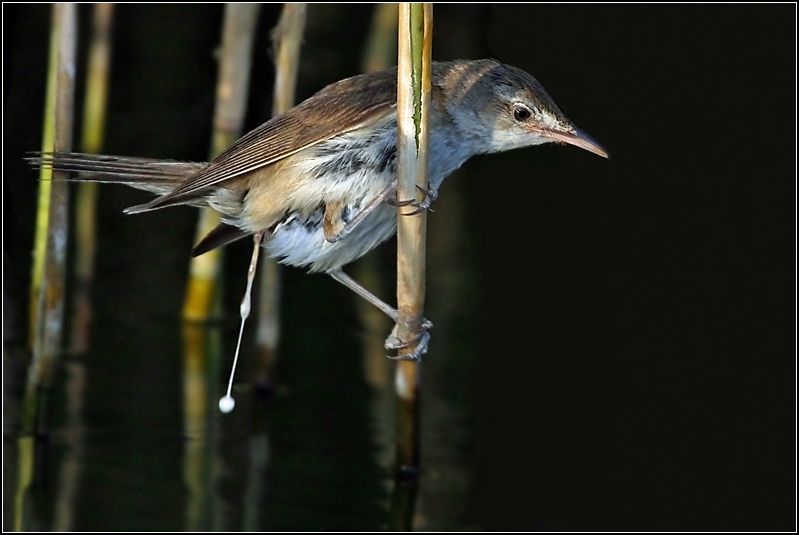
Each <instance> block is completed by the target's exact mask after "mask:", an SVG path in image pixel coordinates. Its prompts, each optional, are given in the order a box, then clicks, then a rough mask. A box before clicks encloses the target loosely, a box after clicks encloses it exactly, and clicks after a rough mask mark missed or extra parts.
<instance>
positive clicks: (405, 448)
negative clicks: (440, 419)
mask: <svg viewBox="0 0 799 535" xmlns="http://www.w3.org/2000/svg"><path fill="white" fill-rule="evenodd" d="M432 22H433V7H432V4H407V3H403V4H400V8H399V34H398V35H399V61H398V74H397V76H398V85H397V130H398V131H397V163H398V186H397V197H398V198H399V199H410V198H416V197H417V193H418V192H417V188H416V186H417V185H418V186H420V187H422V188H424V189H427V187H428V184H427V168H428V159H429V153H428V137H429V131H428V113H429V111H428V110H429V104H430V88H431V80H430V73H431V49H432V37H433V33H432ZM420 200H421V199H420ZM404 210H405V209H403V208H400V209H399V211H398V216H397V217H398V223H397V309H398V311H399V321H398V333H397V334H398V336H399V338H400V340H412V339H414V338H416V337H417V336H419V334H420V333H421V332H422V329H421V322H422V311H423V308H424V284H425V269H424V264H425V238H426V223H427V218H426V214H425V213H424V212H422V213H420V214H418V215H416V216H404V215H402V212H403V211H404ZM413 349H414V348H413V347H409V348H407V349H405V350H402V351H400V354H401V355H402V354H403V353H405V354H407V353H409V352H411V351H412V350H413ZM396 373H397V375H396V388H397V397H398V410H399V415H398V436H397V473H396V485H395V490H394V495H393V496H392V513H393V514H392V518H393V526H392V527H393V529H395V530H399V529H401V530H409V529H412V525H413V512H414V505H415V499H416V490H417V486H418V474H419V363H418V362H412V361H400V362H399V363H398V364H397V372H396Z"/></svg>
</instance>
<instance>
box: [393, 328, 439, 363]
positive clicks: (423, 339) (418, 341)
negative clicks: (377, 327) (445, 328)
mask: <svg viewBox="0 0 799 535" xmlns="http://www.w3.org/2000/svg"><path fill="white" fill-rule="evenodd" d="M421 327H422V332H421V333H419V334H418V335H417V336H415V337H414V338H413V339H412V340H410V341H407V342H403V341H402V340H400V338H399V336H398V335H397V325H394V328H393V329H392V330H391V334H389V335H388V338H386V343H385V348H386V349H388V350H390V351H399V350H400V349H406V348H409V347H414V346H415V348H414V350H413V351H411V352H410V353H405V354H404V355H397V356H395V357H392V356H390V355H389V357H388V358H390V359H391V360H413V361H416V362H421V360H422V355H424V354H425V353H427V345H428V344H429V343H430V333H429V332H427V331H428V330H429V329H430V328H432V327H433V322H431V321H430V320H428V319H424V318H422V325H421Z"/></svg>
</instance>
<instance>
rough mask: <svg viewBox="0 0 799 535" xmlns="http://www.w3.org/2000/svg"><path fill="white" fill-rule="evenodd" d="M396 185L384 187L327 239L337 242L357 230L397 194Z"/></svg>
mask: <svg viewBox="0 0 799 535" xmlns="http://www.w3.org/2000/svg"><path fill="white" fill-rule="evenodd" d="M395 186H396V184H395V183H394V182H392V183H391V184H389V185H388V186H386V187H385V188H383V190H382V191H381V192H380V193H379V194H378V195H377V197H375V198H374V199H373V200H372V201H371V202H370V203H369V204H367V205H366V206H364V207H363V208H362V209H361V211H360V212H358V213H357V214H355V217H353V218H352V219H350V220H349V221H348V222H347V223H346V224H345V225H344V228H343V229H342V230H341V231H339V232H338V233H336V234H334V235H332V236H327V235H325V238H327V241H329V242H330V243H336V242H337V241H339V240H342V239H344V238H346V237H347V236H348V235H349V233H350V232H352V231H353V230H355V227H357V226H358V225H359V224H360V223H361V222H362V221H363V220H364V219H366V216H368V215H369V214H371V213H372V212H373V211H374V209H375V208H377V207H378V206H380V203H382V202H383V201H384V200H387V199H390V198H392V196H394V195H396V190H395ZM389 203H390V201H389ZM408 204H410V203H408ZM337 280H338V279H337ZM353 282H354V281H353Z"/></svg>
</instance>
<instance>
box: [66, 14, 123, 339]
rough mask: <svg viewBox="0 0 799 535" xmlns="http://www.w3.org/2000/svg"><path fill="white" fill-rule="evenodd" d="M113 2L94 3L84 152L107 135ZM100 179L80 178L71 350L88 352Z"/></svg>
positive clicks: (93, 150) (96, 147)
mask: <svg viewBox="0 0 799 535" xmlns="http://www.w3.org/2000/svg"><path fill="white" fill-rule="evenodd" d="M113 16H114V4H95V5H94V8H93V15H92V34H91V42H90V44H89V62H88V65H87V74H86V94H85V96H84V99H83V136H82V139H81V146H82V149H83V151H84V152H90V153H99V152H101V150H102V147H103V138H104V135H105V114H106V104H107V101H108V79H109V73H110V67H111V47H112V44H111V29H112V26H113ZM97 191H98V184H97V182H81V183H79V184H78V194H77V198H76V200H75V281H74V289H73V299H74V301H73V305H72V306H73V309H72V310H73V315H72V329H71V331H72V332H71V344H70V352H71V353H72V354H81V353H85V352H86V350H87V349H88V348H89V332H90V327H91V303H90V301H89V288H90V286H91V280H92V275H93V273H94V252H95V247H96V245H95V244H96V239H97V228H96V225H97Z"/></svg>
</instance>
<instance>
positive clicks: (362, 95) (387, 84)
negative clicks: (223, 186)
mask: <svg viewBox="0 0 799 535" xmlns="http://www.w3.org/2000/svg"><path fill="white" fill-rule="evenodd" d="M396 102H397V69H396V67H395V68H393V69H387V70H383V71H379V72H374V73H370V74H365V75H364V74H362V75H359V76H353V77H352V78H347V79H345V80H341V81H339V82H336V83H333V84H331V85H329V86H327V87H325V88H324V89H322V90H321V91H319V92H318V93H316V94H315V95H314V96H312V97H310V98H309V99H307V100H305V101H304V102H302V103H301V104H299V105H297V106H295V107H294V108H292V109H290V110H289V111H287V112H286V113H284V114H283V115H278V116H277V117H274V118H272V119H270V120H269V121H267V122H266V123H264V124H262V125H261V126H259V127H258V128H256V129H255V130H252V131H251V132H249V133H248V134H246V135H244V136H243V137H242V138H241V139H239V140H238V141H236V142H235V143H234V144H233V145H231V146H230V147H228V149H227V150H225V151H224V152H222V153H221V154H220V155H219V156H217V157H216V158H214V160H212V161H211V162H209V163H208V165H207V166H206V167H204V168H203V169H202V170H200V171H199V172H198V173H197V174H195V175H194V176H193V177H191V178H190V179H188V180H187V181H186V182H184V183H183V184H181V185H180V186H178V187H177V188H175V189H174V190H173V191H171V192H170V193H168V194H166V195H163V196H161V197H158V198H157V199H154V200H153V201H151V202H150V203H148V204H146V205H144V206H142V208H143V209H145V210H150V209H154V208H163V207H165V206H170V205H173V204H180V203H182V202H185V201H186V200H187V199H190V198H192V197H194V196H196V195H197V194H198V193H199V192H200V191H202V190H205V189H206V188H208V187H211V186H214V185H217V184H220V183H221V182H224V181H226V180H229V179H231V178H234V177H236V176H239V175H242V174H244V173H248V172H250V171H252V170H254V169H258V168H259V167H263V166H265V165H269V164H271V163H274V162H276V161H278V160H281V159H283V158H285V157H287V156H290V155H292V154H294V153H296V152H298V151H301V150H302V149H304V148H306V147H309V146H311V145H314V144H316V143H319V142H320V141H324V140H326V139H329V138H331V137H333V136H335V135H337V134H341V133H344V132H348V131H351V130H355V129H357V128H360V127H362V126H364V125H366V124H369V123H371V122H373V121H376V120H378V119H380V118H382V117H384V116H385V115H386V114H388V113H390V112H391V111H392V110H393V109H395V108H396Z"/></svg>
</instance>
